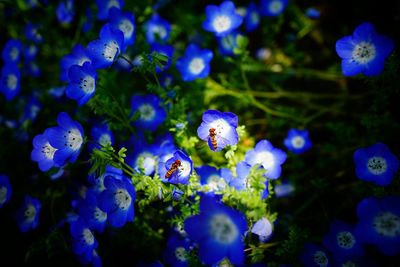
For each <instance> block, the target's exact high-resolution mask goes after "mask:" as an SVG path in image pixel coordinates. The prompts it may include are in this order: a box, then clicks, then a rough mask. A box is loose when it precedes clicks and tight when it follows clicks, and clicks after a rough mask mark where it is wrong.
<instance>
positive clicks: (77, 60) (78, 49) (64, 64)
mask: <svg viewBox="0 0 400 267" xmlns="http://www.w3.org/2000/svg"><path fill="white" fill-rule="evenodd" d="M85 62H92V61H91V59H90V58H89V56H88V54H87V53H86V50H85V48H84V47H83V46H82V45H81V44H76V45H75V46H74V47H73V48H72V52H71V53H70V54H68V55H65V56H64V57H62V59H61V72H60V79H61V81H67V80H68V71H69V68H70V67H72V66H73V65H78V66H82V65H83V63H85Z"/></svg>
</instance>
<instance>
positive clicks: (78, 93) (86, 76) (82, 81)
mask: <svg viewBox="0 0 400 267" xmlns="http://www.w3.org/2000/svg"><path fill="white" fill-rule="evenodd" d="M68 78H69V84H68V86H67V88H66V91H65V93H66V94H67V97H69V98H71V99H74V100H76V101H77V102H78V105H79V106H82V105H83V104H86V103H87V102H88V101H89V100H90V99H91V98H92V97H93V95H94V93H95V91H96V80H97V73H96V70H95V69H94V68H93V67H92V64H91V63H90V62H85V63H83V65H82V66H79V65H73V66H71V67H70V68H69V70H68Z"/></svg>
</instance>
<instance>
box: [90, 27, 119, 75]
mask: <svg viewBox="0 0 400 267" xmlns="http://www.w3.org/2000/svg"><path fill="white" fill-rule="evenodd" d="M123 48H124V34H123V33H122V32H121V31H120V30H119V29H114V28H113V27H112V26H111V24H109V23H107V24H106V25H104V26H103V27H102V28H101V30H100V39H96V40H94V41H91V42H90V43H89V44H88V46H87V47H86V53H87V54H88V56H89V57H90V59H91V60H92V65H93V67H94V68H95V69H104V68H108V67H110V66H111V65H112V64H113V63H114V61H115V60H116V59H117V57H118V56H119V54H120V53H122V52H123Z"/></svg>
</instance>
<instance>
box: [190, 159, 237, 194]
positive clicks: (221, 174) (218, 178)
mask: <svg viewBox="0 0 400 267" xmlns="http://www.w3.org/2000/svg"><path fill="white" fill-rule="evenodd" d="M195 170H196V172H197V174H198V175H199V176H200V184H201V185H203V186H205V185H207V186H208V189H209V191H211V192H215V191H221V190H222V189H223V188H225V187H226V185H227V183H228V182H229V181H230V180H231V179H232V173H231V171H230V170H229V169H226V168H221V169H220V170H217V168H215V167H212V166H208V165H204V166H200V167H197V168H195Z"/></svg>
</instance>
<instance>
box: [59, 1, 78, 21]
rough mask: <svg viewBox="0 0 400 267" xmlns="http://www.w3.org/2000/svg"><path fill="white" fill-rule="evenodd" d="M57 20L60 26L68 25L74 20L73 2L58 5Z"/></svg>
mask: <svg viewBox="0 0 400 267" xmlns="http://www.w3.org/2000/svg"><path fill="white" fill-rule="evenodd" d="M56 15H57V19H58V21H59V22H60V23H61V24H69V23H71V22H72V20H73V19H74V15H75V10H74V0H65V1H62V2H60V3H59V4H58V6H57V9H56Z"/></svg>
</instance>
